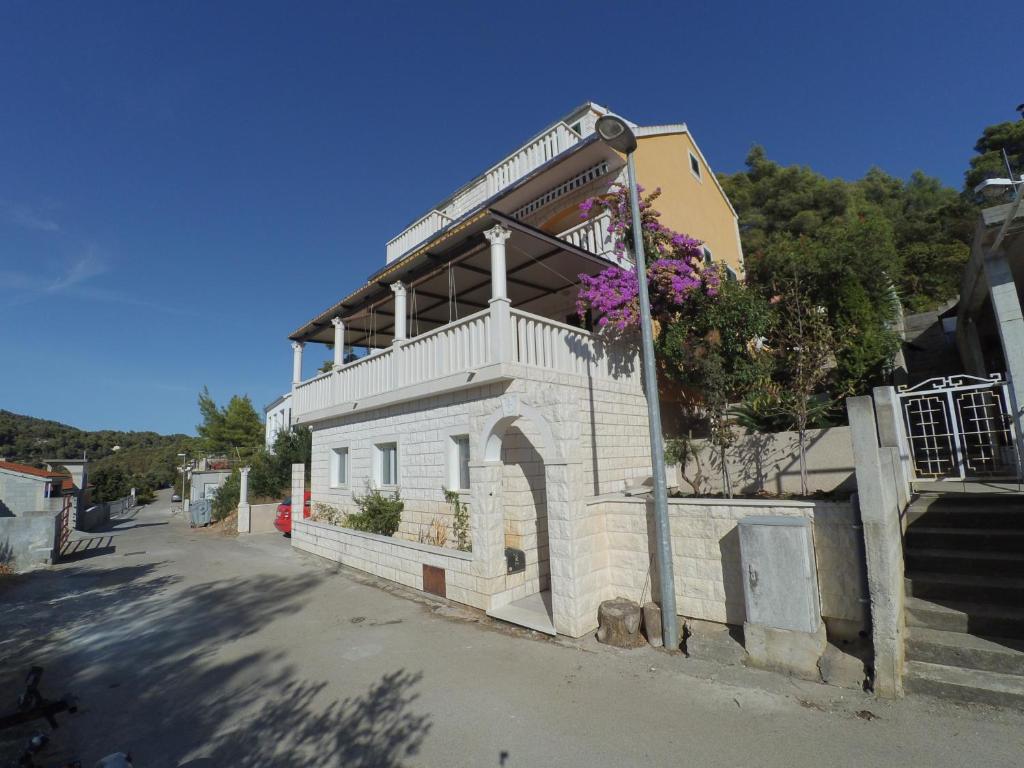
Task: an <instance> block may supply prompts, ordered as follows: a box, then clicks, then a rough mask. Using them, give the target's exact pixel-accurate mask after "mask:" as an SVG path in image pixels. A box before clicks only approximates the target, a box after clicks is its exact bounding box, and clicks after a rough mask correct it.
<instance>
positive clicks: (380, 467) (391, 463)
mask: <svg viewBox="0 0 1024 768" xmlns="http://www.w3.org/2000/svg"><path fill="white" fill-rule="evenodd" d="M377 485H381V486H385V485H398V443H381V444H380V445H378V446H377Z"/></svg>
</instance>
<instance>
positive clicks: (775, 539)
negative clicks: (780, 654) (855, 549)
mask: <svg viewBox="0 0 1024 768" xmlns="http://www.w3.org/2000/svg"><path fill="white" fill-rule="evenodd" d="M739 533H740V561H741V564H742V568H743V599H744V604H745V605H746V611H747V622H749V623H751V624H760V625H762V626H765V627H775V628H776V629H789V630H793V631H797V632H810V633H814V632H817V631H818V629H819V627H820V626H821V604H820V602H819V600H818V570H817V567H816V564H815V561H814V540H813V538H812V529H811V521H810V520H808V519H806V518H803V517H784V516H778V517H774V516H773V517H757V516H755V517H746V518H743V519H742V520H740V523H739Z"/></svg>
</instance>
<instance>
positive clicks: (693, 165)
mask: <svg viewBox="0 0 1024 768" xmlns="http://www.w3.org/2000/svg"><path fill="white" fill-rule="evenodd" d="M690 171H691V172H692V173H693V175H694V176H696V177H697V179H698V180H700V160H698V159H697V156H696V155H695V154H693V152H691V153H690Z"/></svg>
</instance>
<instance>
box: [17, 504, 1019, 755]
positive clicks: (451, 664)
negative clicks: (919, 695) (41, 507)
mask: <svg viewBox="0 0 1024 768" xmlns="http://www.w3.org/2000/svg"><path fill="white" fill-rule="evenodd" d="M169 509H170V507H169V504H168V502H167V498H166V495H165V496H162V497H161V500H160V501H159V502H158V503H157V504H155V505H153V506H151V507H149V508H146V509H144V510H142V511H141V512H140V513H139V514H138V515H137V516H136V517H135V518H134V519H133V520H126V521H122V522H119V523H118V524H117V525H116V526H115V527H114V529H113V530H112V531H110V532H109V533H106V534H103V536H104V537H106V538H102V539H99V540H98V541H97V542H95V544H90V546H88V547H83V548H82V554H80V555H79V556H78V558H77V559H73V560H72V561H70V562H66V563H63V564H61V565H60V566H58V567H56V568H54V569H52V570H49V571H44V572H39V573H36V574H33V575H31V576H28V577H20V578H17V579H14V580H8V581H7V582H6V583H2V584H0V628H2V630H3V631H0V706H2V707H4V708H6V706H7V705H8V704H9V703H11V702H10V700H11V699H12V698H13V692H14V689H15V687H16V683H17V682H18V681H19V680H20V678H21V676H22V674H23V672H24V670H25V668H26V667H27V666H28V665H29V664H31V663H40V664H42V665H44V666H45V667H46V677H45V678H44V688H45V689H46V691H47V692H48V693H51V694H56V693H59V692H62V691H63V690H70V691H73V692H75V693H76V694H77V695H78V696H79V698H80V700H81V705H82V706H81V711H80V712H79V713H78V714H77V715H74V716H67V717H65V718H64V719H63V722H64V723H65V727H64V728H62V731H61V734H60V739H59V742H60V743H61V744H62V745H63V746H66V747H67V748H68V749H71V750H74V751H75V752H76V753H77V754H78V755H80V756H81V757H82V758H83V760H84V761H85V764H86V765H89V764H91V761H93V760H95V759H97V758H98V757H99V756H101V755H103V754H106V753H107V752H111V751H114V750H115V749H124V750H129V751H131V752H132V753H133V754H134V755H135V757H136V765H137V766H139V767H140V768H160V767H163V766H192V767H198V766H211V767H212V766H285V767H289V768H290V767H292V766H294V767H295V768H299V767H300V766H302V767H303V768H306V767H311V766H346V767H349V766H395V765H423V766H508V767H509V768H512V767H514V766H555V765H558V766H562V765H567V766H605V765H614V766H622V765H625V766H632V765H652V766H669V765H687V766H702V767H704V766H737V765H750V766H816V767H818V766H848V765H849V766H854V765H856V766H873V765H888V764H895V765H901V766H924V765H927V766H941V765H965V766H966V765H972V766H974V765H985V766H1010V765H1019V764H1020V763H1021V755H1022V748H1024V739H1022V735H1021V734H1022V733H1024V730H1022V728H1021V726H1022V725H1024V718H1022V717H1020V716H1019V715H1018V714H1017V713H1008V712H1000V711H995V710H988V709H981V708H978V709H963V708H958V707H955V706H951V705H945V704H940V703H938V702H934V701H930V700H927V699H912V700H906V701H904V702H901V703H899V704H897V705H891V704H886V703H881V702H877V701H874V700H873V699H871V698H870V697H867V696H864V695H861V694H858V693H851V692H846V691H838V690H837V689H831V688H827V687H825V686H817V685H810V684H805V683H798V682H795V681H790V680H786V679H783V678H780V677H777V676H774V675H769V674H767V673H761V672H757V671H753V670H746V669H742V668H740V669H737V668H719V667H716V666H713V665H711V664H707V663H701V662H697V661H694V660H688V659H685V658H679V657H676V658H670V657H668V656H666V655H665V654H662V653H658V652H654V651H651V650H646V649H645V650H639V651H633V652H628V653H626V652H617V651H613V650H610V649H606V648H602V647H599V646H597V645H596V644H594V643H592V642H585V643H582V644H573V643H563V642H559V641H551V640H545V639H539V638H531V637H529V636H527V635H524V634H522V633H520V632H519V631H517V630H511V629H505V628H503V627H500V626H498V625H495V624H493V623H491V622H490V621H488V620H486V619H480V618H479V617H478V616H476V614H473V613H470V612H465V611H461V610H458V609H451V608H446V607H444V606H441V605H439V604H437V603H433V602H430V601H427V600H423V599H409V597H407V596H406V595H404V594H403V593H402V592H401V591H400V590H395V589H382V588H381V587H379V586H377V585H376V584H375V583H374V582H373V581H371V580H369V579H365V578H362V577H359V576H357V575H353V574H350V573H348V572H344V571H342V572H338V571H337V569H335V568H333V567H332V566H331V565H330V564H328V563H326V562H324V561H322V560H319V559H317V558H314V557H312V556H307V555H301V554H298V553H294V552H292V551H291V549H290V547H289V546H288V542H287V540H286V539H283V538H282V537H279V536H277V535H276V534H261V535H254V536H248V537H241V538H233V537H227V536H222V535H220V534H218V533H216V532H211V531H190V530H189V529H188V528H187V527H186V526H185V525H184V523H183V522H182V520H181V518H179V517H171V515H170V514H169ZM98 536H99V534H94V535H92V536H89V537H87V538H93V539H95V538H97V537H98ZM865 711H870V712H871V713H872V714H873V715H874V716H876V717H874V718H873V719H864V718H866V717H867V715H865V714H863V713H864V712H865ZM858 712H861V713H862V714H861V715H860V716H858V715H857V713H858Z"/></svg>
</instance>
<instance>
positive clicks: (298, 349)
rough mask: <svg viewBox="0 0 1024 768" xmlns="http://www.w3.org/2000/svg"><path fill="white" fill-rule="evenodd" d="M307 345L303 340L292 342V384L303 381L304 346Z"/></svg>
mask: <svg viewBox="0 0 1024 768" xmlns="http://www.w3.org/2000/svg"><path fill="white" fill-rule="evenodd" d="M304 346H306V345H305V344H304V343H302V342H301V341H293V342H292V384H293V385H295V384H300V383H301V382H302V348H303V347H304Z"/></svg>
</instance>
